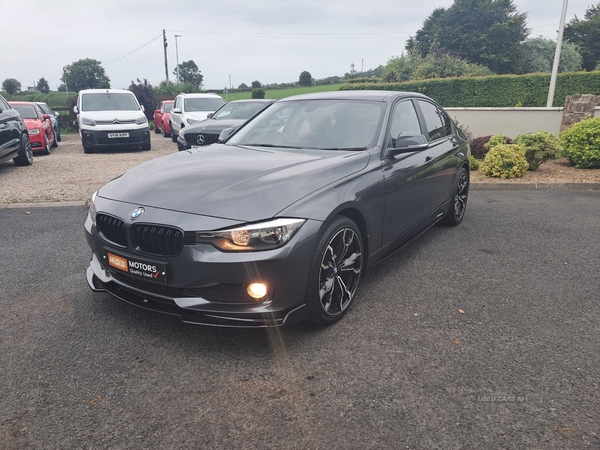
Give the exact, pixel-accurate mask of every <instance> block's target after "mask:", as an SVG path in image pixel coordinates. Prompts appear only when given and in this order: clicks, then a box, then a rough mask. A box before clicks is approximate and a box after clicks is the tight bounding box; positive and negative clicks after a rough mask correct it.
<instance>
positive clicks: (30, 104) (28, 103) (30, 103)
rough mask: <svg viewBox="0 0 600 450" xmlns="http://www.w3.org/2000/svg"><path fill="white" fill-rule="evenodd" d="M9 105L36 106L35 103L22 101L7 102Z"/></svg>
mask: <svg viewBox="0 0 600 450" xmlns="http://www.w3.org/2000/svg"><path fill="white" fill-rule="evenodd" d="M8 103H9V104H10V105H29V106H36V104H37V102H23V101H12V100H11V101H10V102H8Z"/></svg>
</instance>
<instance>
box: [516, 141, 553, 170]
mask: <svg viewBox="0 0 600 450" xmlns="http://www.w3.org/2000/svg"><path fill="white" fill-rule="evenodd" d="M513 143H514V144H519V145H522V146H523V147H525V159H526V160H527V162H528V163H529V170H537V169H538V167H540V164H542V163H545V162H546V161H548V160H549V159H556V158H558V156H559V155H560V151H561V148H560V142H559V141H558V138H557V137H556V136H554V135H553V134H552V133H548V132H547V131H537V132H535V133H530V134H520V135H519V136H517V137H516V138H515V139H514V141H513Z"/></svg>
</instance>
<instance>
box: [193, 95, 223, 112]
mask: <svg viewBox="0 0 600 450" xmlns="http://www.w3.org/2000/svg"><path fill="white" fill-rule="evenodd" d="M224 103H225V100H223V99H222V98H186V99H185V100H184V105H185V106H184V108H185V111H187V112H194V111H216V110H217V109H219V108H220V107H221V106H223V104H224Z"/></svg>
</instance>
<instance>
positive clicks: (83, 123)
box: [81, 117, 96, 127]
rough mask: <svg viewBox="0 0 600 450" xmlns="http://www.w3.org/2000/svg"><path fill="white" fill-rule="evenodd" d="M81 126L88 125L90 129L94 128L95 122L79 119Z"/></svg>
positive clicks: (83, 118)
mask: <svg viewBox="0 0 600 450" xmlns="http://www.w3.org/2000/svg"><path fill="white" fill-rule="evenodd" d="M81 124H82V125H88V126H90V127H95V126H96V121H95V120H93V119H87V118H85V117H82V118H81Z"/></svg>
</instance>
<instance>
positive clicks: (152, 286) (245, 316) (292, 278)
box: [84, 211, 320, 328]
mask: <svg viewBox="0 0 600 450" xmlns="http://www.w3.org/2000/svg"><path fill="white" fill-rule="evenodd" d="M147 213H148V211H147ZM171 214H173V213H172V212H171ZM319 225H320V224H319V222H314V221H313V222H311V221H308V222H307V223H305V225H304V226H303V227H302V228H301V229H300V230H298V233H297V234H296V235H295V236H294V238H293V239H292V240H291V241H290V242H289V243H288V245H286V246H284V247H281V248H279V249H276V250H270V251H264V252H246V253H240V254H234V253H226V252H221V251H219V250H217V249H215V248H214V247H212V246H211V245H208V244H192V245H185V246H184V249H183V251H182V252H181V253H180V254H178V255H177V256H174V257H170V258H167V257H149V256H147V255H141V254H140V253H139V252H137V253H136V251H135V249H133V248H132V247H129V248H127V249H123V248H117V247H115V246H112V245H111V244H110V243H108V242H106V241H105V240H103V239H101V238H100V237H99V236H98V233H97V230H96V228H95V225H94V224H93V223H92V221H91V218H90V216H89V214H88V215H87V217H86V220H85V223H84V227H85V230H86V232H85V234H86V239H87V241H88V244H89V245H90V247H91V249H92V256H91V261H90V265H89V267H88V269H87V281H88V284H89V286H90V288H91V289H92V290H93V291H95V292H107V293H109V294H111V295H113V296H114V297H117V298H119V299H121V300H123V301H125V302H127V303H130V304H133V305H136V306H139V307H141V308H145V309H149V310H153V311H157V312H161V313H165V314H171V315H175V316H178V317H180V318H181V320H183V321H184V322H187V323H193V324H201V325H210V326H221V327H239V328H256V327H277V326H282V325H289V324H293V323H296V322H299V321H302V320H305V319H307V318H308V313H307V310H306V305H305V303H304V293H305V291H306V280H307V277H308V269H309V266H310V260H311V259H312V255H313V252H314V247H315V245H316V243H315V242H314V236H315V235H316V234H317V231H318V229H319ZM107 252H114V253H117V254H120V255H126V256H130V257H131V258H138V259H140V258H141V259H144V258H145V259H150V260H152V261H156V262H158V263H161V264H165V266H166V267H168V268H169V276H168V277H167V280H166V282H165V283H162V284H161V283H155V282H152V281H147V280H144V279H140V278H137V277H132V276H131V275H128V274H126V273H123V272H119V271H118V270H116V269H114V268H113V267H111V266H110V265H109V264H108V263H107V258H106V255H107ZM257 281H262V282H265V283H267V284H268V285H269V286H270V291H269V294H268V296H267V298H265V299H264V300H263V301H260V302H257V301H254V302H252V301H248V300H244V299H242V300H241V301H240V300H239V299H240V297H241V296H242V295H243V293H245V289H246V286H247V285H248V284H250V283H252V282H257Z"/></svg>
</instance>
